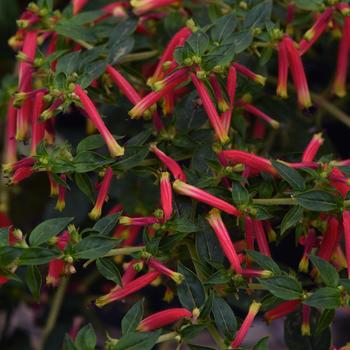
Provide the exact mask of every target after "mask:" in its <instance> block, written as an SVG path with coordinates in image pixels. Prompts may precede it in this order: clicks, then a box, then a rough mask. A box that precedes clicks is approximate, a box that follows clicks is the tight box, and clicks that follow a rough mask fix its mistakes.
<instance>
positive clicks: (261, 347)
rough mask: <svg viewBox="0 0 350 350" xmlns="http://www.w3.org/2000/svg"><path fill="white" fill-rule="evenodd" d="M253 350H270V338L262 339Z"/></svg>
mask: <svg viewBox="0 0 350 350" xmlns="http://www.w3.org/2000/svg"><path fill="white" fill-rule="evenodd" d="M253 350H269V337H264V338H262V339H260V340H259V341H258V342H257V343H256V344H255V346H254V348H253Z"/></svg>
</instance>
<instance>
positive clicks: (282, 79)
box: [276, 40, 289, 98]
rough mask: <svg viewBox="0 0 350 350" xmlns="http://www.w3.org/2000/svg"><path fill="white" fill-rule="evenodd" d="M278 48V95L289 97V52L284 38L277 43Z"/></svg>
mask: <svg viewBox="0 0 350 350" xmlns="http://www.w3.org/2000/svg"><path fill="white" fill-rule="evenodd" d="M277 50H278V82H277V90H276V94H277V96H279V97H281V98H287V97H288V92H287V84H288V66H289V63H288V52H287V48H286V45H285V42H284V41H283V40H282V41H280V42H279V43H278V45H277Z"/></svg>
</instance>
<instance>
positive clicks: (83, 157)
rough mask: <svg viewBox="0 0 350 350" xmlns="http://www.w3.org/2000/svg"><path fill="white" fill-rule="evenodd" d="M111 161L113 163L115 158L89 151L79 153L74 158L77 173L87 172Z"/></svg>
mask: <svg viewBox="0 0 350 350" xmlns="http://www.w3.org/2000/svg"><path fill="white" fill-rule="evenodd" d="M110 163H113V160H110V159H107V158H105V157H103V156H102V155H100V154H98V153H95V152H88V151H85V152H81V153H78V154H77V155H76V156H75V158H74V167H75V171H76V172H77V173H87V172H89V171H93V170H96V169H97V168H100V167H103V166H105V165H107V164H110Z"/></svg>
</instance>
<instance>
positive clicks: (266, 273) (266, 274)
mask: <svg viewBox="0 0 350 350" xmlns="http://www.w3.org/2000/svg"><path fill="white" fill-rule="evenodd" d="M261 277H262V278H271V277H273V272H272V271H270V270H263V271H261Z"/></svg>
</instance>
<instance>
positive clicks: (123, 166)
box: [113, 147, 149, 170]
mask: <svg viewBox="0 0 350 350" xmlns="http://www.w3.org/2000/svg"><path fill="white" fill-rule="evenodd" d="M137 149H139V151H138V152H135V153H133V154H128V151H127V153H126V155H125V156H124V157H123V159H122V160H120V161H119V162H117V163H115V164H113V169H115V170H129V169H132V168H134V167H136V166H137V165H139V164H140V163H141V162H142V161H143V160H144V159H145V158H146V157H147V155H148V153H149V150H148V147H142V148H139V147H137ZM129 150H130V148H129Z"/></svg>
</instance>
